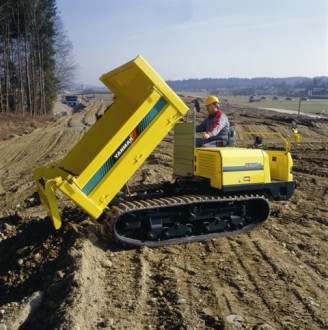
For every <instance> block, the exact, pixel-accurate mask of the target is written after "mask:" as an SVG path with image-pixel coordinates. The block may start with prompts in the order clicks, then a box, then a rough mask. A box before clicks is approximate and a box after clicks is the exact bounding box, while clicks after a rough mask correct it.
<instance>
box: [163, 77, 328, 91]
mask: <svg viewBox="0 0 328 330" xmlns="http://www.w3.org/2000/svg"><path fill="white" fill-rule="evenodd" d="M167 83H168V85H169V86H170V87H171V88H172V89H175V90H202V89H204V90H212V89H218V88H223V89H224V88H228V89H233V88H257V87H261V88H263V87H264V86H267V87H268V86H273V87H278V86H282V85H285V86H290V87H298V88H311V87H319V86H315V85H316V83H319V85H320V87H326V88H327V87H328V86H326V85H327V84H328V77H316V78H308V77H287V78H203V79H185V80H168V81H167ZM313 85H314V86H313ZM321 85H325V86H321Z"/></svg>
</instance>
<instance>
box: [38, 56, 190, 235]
mask: <svg viewBox="0 0 328 330" xmlns="http://www.w3.org/2000/svg"><path fill="white" fill-rule="evenodd" d="M100 80H101V81H102V82H103V83H104V84H105V85H106V86H107V87H108V88H109V89H110V90H111V91H112V92H113V93H114V95H115V98H114V99H115V101H114V102H113V104H112V105H111V106H110V107H109V108H108V109H107V110H106V112H105V113H104V114H103V116H102V117H101V119H100V120H98V121H97V122H96V123H95V124H94V125H93V126H92V127H91V128H90V130H89V131H88V132H87V133H86V134H85V135H84V136H83V138H82V139H81V140H80V141H79V142H78V143H77V144H76V145H75V147H74V148H73V149H72V150H71V151H70V152H69V153H68V154H67V156H66V157H65V158H64V159H63V160H62V161H60V162H59V163H58V164H56V165H54V166H52V167H41V168H38V169H36V170H35V172H34V177H35V180H36V183H37V187H38V192H39V195H40V198H41V202H42V203H43V204H44V205H45V206H46V207H47V208H48V209H49V211H50V214H51V217H52V220H53V223H54V226H55V228H57V229H58V228H60V226H61V219H60V213H59V210H58V205H57V199H56V195H55V192H56V190H57V189H58V190H60V191H61V192H63V193H64V194H65V195H67V196H68V197H69V198H70V199H72V200H73V201H74V202H75V203H76V204H77V205H79V206H80V207H81V208H82V209H83V210H84V211H86V212H87V213H88V214H89V215H90V216H91V217H93V218H95V219H97V218H98V217H99V216H100V215H101V214H102V213H103V211H104V210H105V209H106V207H107V205H108V204H109V203H110V202H111V201H112V200H113V198H114V197H115V196H116V195H117V193H118V192H119V191H120V190H121V188H122V187H123V186H124V185H125V184H126V182H127V181H128V180H129V179H130V178H131V176H132V175H133V174H134V173H135V172H136V170H137V169H138V168H139V167H140V166H141V165H142V163H143V162H144V161H145V160H146V158H147V157H148V156H149V154H150V153H151V152H152V151H153V150H154V149H155V148H156V146H157V145H158V144H159V143H160V142H161V141H162V139H163V138H164V137H165V136H166V135H167V133H168V132H169V131H170V130H171V129H172V128H173V126H174V124H175V123H176V122H177V121H178V120H179V119H180V118H181V117H182V116H183V115H184V114H185V113H186V112H187V111H188V108H187V106H186V105H185V104H184V103H183V102H182V101H181V100H180V98H179V97H178V96H177V95H176V94H175V93H174V92H173V91H172V90H171V89H170V87H169V86H168V85H167V84H166V83H165V82H164V80H162V78H161V77H160V76H158V75H157V73H156V72H155V71H154V70H153V69H152V68H151V66H150V65H149V64H148V63H147V62H146V61H145V60H144V59H143V58H142V57H141V56H138V57H137V58H136V59H134V60H133V61H130V62H128V63H126V64H124V65H123V66H121V67H119V68H117V69H115V70H113V71H111V72H108V73H106V74H104V75H102V76H101V78H100Z"/></svg>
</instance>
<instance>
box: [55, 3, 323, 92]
mask: <svg viewBox="0 0 328 330" xmlns="http://www.w3.org/2000/svg"><path fill="white" fill-rule="evenodd" d="M57 9H58V15H59V16H60V18H61V20H62V22H63V25H64V30H65V32H66V35H67V37H68V39H69V40H70V41H71V42H72V44H73V49H72V53H73V57H74V59H75V61H76V63H77V64H78V65H79V66H80V71H79V76H78V77H77V82H78V83H82V84H86V85H89V86H91V85H97V86H101V83H100V81H99V77H100V76H101V75H102V74H103V73H106V72H108V71H111V70H113V69H115V68H116V67H118V66H120V65H122V64H124V63H126V62H128V61H130V60H133V59H134V58H136V57H137V56H138V55H142V56H143V57H144V58H145V59H146V61H147V62H148V63H149V64H150V65H151V66H152V67H153V68H154V69H155V71H156V72H157V73H158V74H159V75H160V76H161V77H162V78H163V79H164V80H180V79H189V78H196V79H202V78H230V77H237V78H254V77H274V78H276V77H291V76H293V77H295V76H305V77H310V78H312V77H316V76H328V0H301V1H300V0H57Z"/></svg>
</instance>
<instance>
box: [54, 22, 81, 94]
mask: <svg viewBox="0 0 328 330" xmlns="http://www.w3.org/2000/svg"><path fill="white" fill-rule="evenodd" d="M55 24H56V31H57V34H56V38H55V43H54V49H55V77H56V82H57V89H58V90H63V89H65V88H67V87H68V85H69V84H70V83H71V82H72V81H73V80H74V79H76V78H77V73H78V70H79V66H78V65H77V64H76V62H75V61H74V58H73V55H72V49H73V45H72V43H71V41H70V40H69V39H68V37H67V35H66V34H65V31H64V27H63V23H62V21H61V19H60V17H58V16H57V19H56V22H55Z"/></svg>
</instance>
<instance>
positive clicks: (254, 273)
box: [0, 97, 328, 330]
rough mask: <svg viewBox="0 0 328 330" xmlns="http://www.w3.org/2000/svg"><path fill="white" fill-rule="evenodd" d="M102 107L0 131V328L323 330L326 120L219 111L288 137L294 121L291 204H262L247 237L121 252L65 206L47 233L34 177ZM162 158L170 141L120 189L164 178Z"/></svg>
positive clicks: (167, 170) (327, 320) (327, 247)
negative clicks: (264, 209)
mask: <svg viewBox="0 0 328 330" xmlns="http://www.w3.org/2000/svg"><path fill="white" fill-rule="evenodd" d="M191 100H192V98H191V97H189V98H185V102H186V103H187V104H190V105H191V103H189V102H191ZM107 106H108V104H106V103H101V102H94V103H92V104H90V105H89V106H87V107H86V108H85V109H84V110H83V111H82V112H80V113H76V114H73V115H70V116H67V117H63V118H60V119H58V120H57V121H55V122H47V123H43V124H42V125H33V126H32V127H31V129H28V130H27V129H26V127H24V125H23V126H22V127H21V128H19V127H18V125H16V126H15V125H12V124H11V126H10V127H9V128H8V125H6V124H5V121H2V122H1V124H0V133H1V134H2V135H1V134H0V136H1V137H2V140H1V141H0V154H1V157H0V178H1V181H0V197H1V198H0V205H1V208H0V261H1V262H0V327H2V328H5V327H7V329H47V330H49V329H70V330H71V329H72V330H79V329H81V330H82V329H188V330H189V329H190V330H191V329H228V330H229V329H253V330H264V329H288V330H289V329H328V306H327V305H328V303H327V289H328V282H327V277H328V269H327V260H328V259H327V255H328V244H327V241H328V232H327V225H328V219H327V211H328V183H327V177H328V162H327V160H328V120H327V119H322V118H309V117H303V116H302V117H300V118H297V117H295V116H293V115H288V114H281V113H279V114H278V113H275V112H270V111H263V110H247V111H246V110H245V109H243V108H238V107H234V106H231V105H228V104H225V105H223V110H224V111H225V112H226V113H227V115H228V116H229V118H230V120H231V121H232V122H233V123H234V124H235V126H236V128H237V130H240V131H272V132H280V133H282V134H283V135H284V136H288V135H289V134H290V124H291V122H292V120H296V121H297V123H298V127H299V130H300V132H301V133H302V136H303V142H302V143H300V144H297V145H293V148H292V150H291V153H292V156H293V159H294V176H295V177H296V179H297V180H298V182H299V185H298V189H297V190H296V193H295V194H294V196H293V197H292V198H291V199H290V200H289V201H284V202H271V208H272V211H271V216H270V219H269V220H268V221H267V222H266V224H264V225H263V226H262V227H260V228H259V229H256V230H254V231H252V232H250V233H248V234H243V235H239V236H234V237H230V238H220V239H213V240H209V241H206V242H201V243H199V242H198V243H189V244H181V245H174V246H167V247H162V248H157V249H149V248H127V247H124V246H120V245H118V244H115V243H113V242H110V241H108V240H106V239H105V238H104V237H103V236H102V235H101V234H100V233H101V225H100V224H98V223H96V222H95V221H93V220H91V219H90V218H89V217H88V216H86V215H85V214H83V213H82V212H81V211H80V210H79V208H78V207H76V206H74V205H72V204H71V203H70V202H69V201H67V200H64V199H63V200H62V214H63V218H64V226H63V229H61V230H60V231H58V232H56V231H55V230H54V229H53V228H52V226H51V224H50V221H49V218H48V216H47V213H46V211H45V210H44V209H43V208H42V207H41V206H40V204H39V200H38V197H37V194H36V187H35V184H34V181H33V176H32V172H33V169H34V168H36V167H38V166H42V165H47V166H48V165H50V164H52V163H55V162H57V161H58V160H60V159H62V158H63V157H64V156H65V155H66V154H67V152H68V151H69V150H70V149H71V148H72V146H73V145H74V144H75V143H76V142H77V141H78V140H79V139H80V138H81V137H82V136H83V134H84V133H85V132H86V131H87V129H88V128H89V127H90V126H91V125H92V124H93V123H94V122H95V121H96V115H99V114H101V113H102V112H103V111H104V110H105V109H106V107H107ZM200 115H202V116H205V113H202V114H200ZM10 130H12V134H11V131H10ZM8 134H9V135H10V134H11V135H10V138H7V137H8ZM171 155H172V134H169V135H168V136H167V137H166V138H165V139H164V140H163V142H162V143H161V144H160V145H159V146H158V147H157V149H156V150H155V151H154V153H153V154H152V155H151V156H150V157H149V159H148V160H147V161H146V163H145V164H144V165H143V166H142V168H141V169H140V170H138V172H137V173H136V174H135V176H134V178H133V179H132V180H131V182H130V185H134V184H139V183H154V182H159V181H161V180H169V179H170V178H171V168H172V166H171V161H172V156H171Z"/></svg>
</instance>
